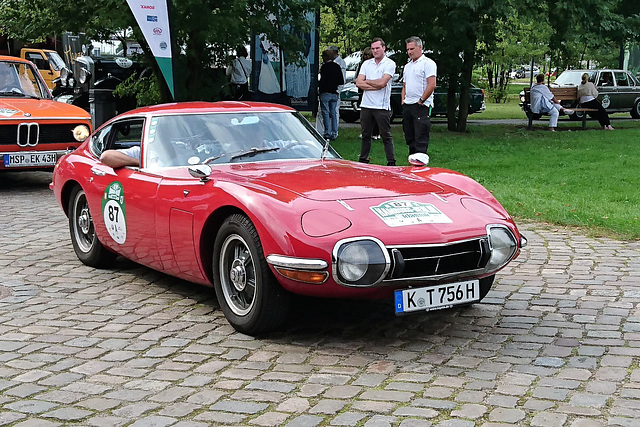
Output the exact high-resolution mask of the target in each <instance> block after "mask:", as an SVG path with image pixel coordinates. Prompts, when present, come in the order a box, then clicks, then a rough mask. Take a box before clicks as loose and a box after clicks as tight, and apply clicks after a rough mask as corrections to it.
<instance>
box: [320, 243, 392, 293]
mask: <svg viewBox="0 0 640 427" xmlns="http://www.w3.org/2000/svg"><path fill="white" fill-rule="evenodd" d="M390 269H391V258H390V257H389V252H388V251H387V248H386V247H385V245H384V243H382V242H381V241H380V240H378V239H376V238H375V237H353V238H349V239H343V240H340V241H338V242H337V243H336V244H335V246H334V247H333V253H332V273H333V279H334V280H335V282H336V283H338V284H340V285H342V286H348V287H371V286H375V285H377V284H378V283H380V282H381V281H382V280H384V278H385V277H386V275H387V273H389V270H390Z"/></svg>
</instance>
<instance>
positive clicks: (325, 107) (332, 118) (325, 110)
mask: <svg viewBox="0 0 640 427" xmlns="http://www.w3.org/2000/svg"><path fill="white" fill-rule="evenodd" d="M337 105H338V94H337V93H330V92H322V93H321V94H320V111H321V113H322V120H323V121H324V137H325V138H329V139H336V138H337V137H338V115H337V114H336V110H337V108H336V106H337Z"/></svg>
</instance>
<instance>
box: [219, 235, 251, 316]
mask: <svg viewBox="0 0 640 427" xmlns="http://www.w3.org/2000/svg"><path fill="white" fill-rule="evenodd" d="M219 262H220V264H219V265H220V284H221V287H222V292H223V294H224V299H225V301H226V302H227V304H228V306H229V308H230V309H231V311H232V312H233V313H234V314H236V315H238V316H246V315H247V314H248V313H249V312H250V311H251V309H252V308H253V306H254V305H255V303H256V266H255V263H254V260H253V257H252V256H251V251H250V250H249V246H248V245H247V242H246V241H245V240H244V239H243V238H242V237H241V236H239V235H238V234H231V235H229V236H227V238H226V239H225V240H224V242H223V244H222V248H221V250H220V260H219Z"/></svg>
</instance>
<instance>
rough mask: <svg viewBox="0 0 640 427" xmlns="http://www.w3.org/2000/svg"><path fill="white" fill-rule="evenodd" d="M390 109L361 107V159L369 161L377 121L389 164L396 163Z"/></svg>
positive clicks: (364, 161)
mask: <svg viewBox="0 0 640 427" xmlns="http://www.w3.org/2000/svg"><path fill="white" fill-rule="evenodd" d="M389 113H390V112H389V110H377V109H373V108H361V109H360V128H361V130H362V146H361V148H360V159H359V160H360V161H361V162H363V163H369V152H370V151H371V136H372V135H373V127H374V125H375V124H376V123H377V124H378V128H379V129H380V136H381V137H382V143H383V144H384V153H385V155H386V156H387V166H394V165H395V164H396V155H395V153H394V152H393V137H392V136H391V117H390V116H389Z"/></svg>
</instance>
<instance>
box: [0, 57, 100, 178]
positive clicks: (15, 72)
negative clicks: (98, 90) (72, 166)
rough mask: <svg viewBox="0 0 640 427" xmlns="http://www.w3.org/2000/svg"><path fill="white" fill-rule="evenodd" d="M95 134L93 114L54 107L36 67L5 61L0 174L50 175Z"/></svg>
mask: <svg viewBox="0 0 640 427" xmlns="http://www.w3.org/2000/svg"><path fill="white" fill-rule="evenodd" d="M90 133H91V116H90V115H89V113H87V112H86V111H85V110H83V109H81V108H79V107H76V106H74V105H68V104H65V103H62V102H57V101H54V100H53V97H52V96H51V93H50V92H49V89H48V88H47V86H46V85H45V82H44V80H43V79H42V76H41V75H40V73H39V72H38V70H37V68H36V67H35V66H34V65H33V63H31V62H29V61H26V60H24V59H20V58H15V57H11V56H0V156H1V157H2V163H0V170H34V169H39V170H43V169H44V170H51V169H53V167H54V166H55V164H56V162H57V161H58V159H59V158H60V157H62V155H63V154H65V153H68V152H70V151H72V150H74V149H75V148H76V147H78V145H80V142H81V141H83V140H84V139H86V138H87V136H88V135H89V134H90Z"/></svg>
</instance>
